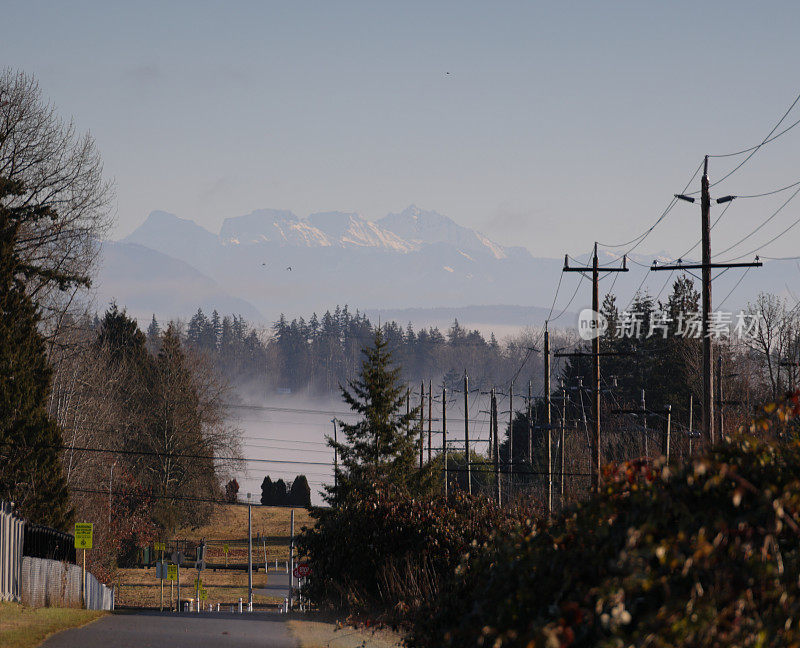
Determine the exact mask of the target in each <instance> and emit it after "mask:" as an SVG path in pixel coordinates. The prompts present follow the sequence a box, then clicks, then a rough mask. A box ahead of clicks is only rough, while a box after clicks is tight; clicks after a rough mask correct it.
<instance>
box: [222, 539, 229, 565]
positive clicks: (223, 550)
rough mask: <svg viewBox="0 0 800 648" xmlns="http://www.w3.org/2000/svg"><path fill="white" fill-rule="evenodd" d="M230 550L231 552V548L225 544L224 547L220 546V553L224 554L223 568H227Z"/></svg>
mask: <svg viewBox="0 0 800 648" xmlns="http://www.w3.org/2000/svg"><path fill="white" fill-rule="evenodd" d="M230 550H231V548H230V547H229V546H228V543H227V542H226V543H225V544H224V545H222V553H224V554H225V566H226V567H227V566H228V554H229V553H230Z"/></svg>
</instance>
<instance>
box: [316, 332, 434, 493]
mask: <svg viewBox="0 0 800 648" xmlns="http://www.w3.org/2000/svg"><path fill="white" fill-rule="evenodd" d="M374 335H375V337H374V339H373V343H372V346H370V347H368V348H366V349H364V351H363V354H364V360H363V362H362V364H361V373H360V375H359V376H358V378H356V379H355V380H351V381H349V383H348V387H349V389H348V388H346V387H342V386H340V390H341V393H342V398H343V399H344V401H345V403H347V404H348V405H349V406H350V409H352V410H353V411H354V412H355V413H357V414H359V415H360V416H361V417H362V418H361V420H360V421H358V422H357V423H345V422H340V428H341V430H342V432H343V433H344V441H342V442H341V443H336V442H334V441H333V439H331V438H328V444H329V445H330V446H331V447H333V448H335V449H336V450H337V451H338V453H339V470H338V472H337V482H338V485H334V486H326V488H325V490H326V492H327V495H326V496H325V499H326V500H327V501H328V502H330V503H332V504H333V503H342V502H343V501H345V500H346V499H348V498H351V497H358V495H359V494H360V493H364V492H369V491H370V490H372V488H373V484H374V483H375V481H376V480H381V481H386V482H390V483H393V484H395V485H398V486H401V487H405V488H411V489H414V488H419V487H420V486H421V484H422V482H421V480H420V477H423V476H421V475H419V474H418V472H417V471H416V470H415V462H416V456H417V454H416V446H415V443H414V438H415V436H416V433H415V432H412V433H411V434H408V433H407V432H406V429H407V428H411V427H413V426H412V423H413V422H414V421H415V420H416V417H417V409H416V408H415V409H414V410H412V411H411V412H410V413H408V414H406V411H405V405H406V389H405V385H403V384H402V383H401V382H400V368H399V367H392V365H391V353H390V352H389V351H388V349H387V342H386V341H385V340H384V338H383V334H382V333H381V330H380V329H379V328H378V329H376V330H375V334H374Z"/></svg>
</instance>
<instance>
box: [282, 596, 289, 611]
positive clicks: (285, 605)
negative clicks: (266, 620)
mask: <svg viewBox="0 0 800 648" xmlns="http://www.w3.org/2000/svg"><path fill="white" fill-rule="evenodd" d="M288 611H289V599H286V598H285V599H283V613H284V614H286V613H287V612H288Z"/></svg>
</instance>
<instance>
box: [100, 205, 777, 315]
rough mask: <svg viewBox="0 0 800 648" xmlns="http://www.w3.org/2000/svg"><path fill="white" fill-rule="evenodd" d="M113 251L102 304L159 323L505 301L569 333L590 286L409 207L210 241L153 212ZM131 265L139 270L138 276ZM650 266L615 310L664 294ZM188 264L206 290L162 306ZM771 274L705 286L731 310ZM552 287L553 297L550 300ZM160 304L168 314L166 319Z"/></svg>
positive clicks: (627, 276) (663, 280)
mask: <svg viewBox="0 0 800 648" xmlns="http://www.w3.org/2000/svg"><path fill="white" fill-rule="evenodd" d="M120 244H126V245H128V244H136V246H135V247H128V248H124V251H125V254H126V256H125V258H124V259H123V257H122V256H121V254H120V250H121V249H118V248H115V247H114V246H110V247H109V250H110V252H113V253H110V254H108V255H107V258H106V267H105V268H104V269H103V271H102V273H101V276H100V280H101V281H102V285H103V295H104V296H117V297H118V301H119V302H120V304H121V305H124V304H125V296H126V295H130V296H131V299H132V300H134V301H135V303H136V306H137V311H142V310H144V311H146V310H147V308H148V305H147V295H148V294H152V295H153V298H152V300H151V301H152V310H153V311H154V312H156V314H157V315H162V314H163V315H165V316H168V317H170V316H175V315H181V316H186V315H191V313H192V311H193V310H194V309H193V308H190V307H189V306H188V305H187V304H186V303H185V302H187V299H188V300H192V299H194V300H196V301H198V302H201V301H202V303H203V304H206V303H208V302H209V300H210V299H211V298H212V297H213V296H214V295H216V296H217V297H216V298H217V299H219V300H223V301H224V300H228V299H229V298H240V299H242V300H246V304H247V306H249V305H250V304H252V307H250V308H252V309H253V310H256V309H257V310H258V311H259V312H260V313H261V314H262V315H263V316H264V318H265V319H266V320H267V321H270V320H274V319H275V318H277V317H278V315H279V314H280V313H286V314H291V315H300V314H306V315H307V314H309V313H311V312H313V311H324V310H325V309H326V308H329V307H332V306H335V305H336V304H345V303H347V304H350V305H351V306H352V307H354V308H360V309H362V310H364V309H370V310H373V311H375V310H383V311H386V310H391V311H392V312H395V311H398V309H409V308H415V309H431V308H439V309H441V308H461V307H464V306H491V305H498V304H505V305H509V306H510V305H517V306H524V307H544V309H545V311H546V312H545V314H544V315H542V314H541V313H539V311H537V310H535V309H534V310H531V311H530V313H532V315H531V317H534V314H535V313H539V314H538V315H535V316H536V317H540V316H541V318H542V319H543V318H544V317H547V314H546V313H548V312H550V311H551V310H552V312H553V313H556V314H557V313H559V312H561V311H562V310H565V309H566V310H565V314H564V317H563V318H562V319H561V321H560V322H559V324H560V325H564V326H566V325H572V324H570V322H567V319H568V317H569V314H570V313H572V312H577V311H579V310H580V309H581V308H583V307H585V306H588V302H589V298H590V291H589V289H588V284H587V288H586V289H585V290H584V289H583V288H582V287H581V285H580V282H581V279H580V276H579V275H571V276H566V275H565V276H561V269H562V266H563V256H562V257H559V258H536V257H533V256H532V255H531V254H530V253H529V252H528V251H527V250H526V249H524V248H519V247H505V246H502V245H499V244H498V243H496V242H494V241H492V240H491V239H489V238H488V237H486V236H485V235H483V234H481V233H480V232H477V231H475V230H472V229H470V228H468V227H464V226H462V225H459V224H458V223H456V222H455V221H454V220H453V219H451V218H449V217H447V216H443V215H441V214H438V213H436V212H433V211H425V210H422V209H419V208H418V207H415V206H413V205H412V206H411V207H408V208H406V209H405V210H403V211H401V212H399V213H392V214H389V215H387V216H385V217H384V218H381V219H378V220H377V221H370V220H368V219H365V218H363V217H361V216H359V215H358V214H355V213H349V212H321V213H316V214H311V215H310V216H307V217H299V216H297V215H296V214H294V213H292V212H291V211H286V210H275V209H261V210H257V211H254V212H251V213H250V214H247V215H244V216H237V217H234V218H228V219H226V220H225V221H224V223H223V225H222V228H221V230H220V232H219V234H214V233H212V232H209V231H208V230H206V229H204V228H203V227H200V226H199V225H197V224H196V223H194V222H193V221H192V220H189V219H186V218H179V217H178V216H175V215H173V214H168V213H166V212H162V211H155V212H152V213H151V214H150V215H149V216H148V217H147V219H146V220H145V222H144V223H143V224H142V225H141V226H140V227H139V228H138V229H137V230H136V231H134V232H133V233H132V234H131V235H130V236H128V237H126V238H125V239H123V240H122V241H121V242H119V244H115V245H120ZM148 251H156V252H158V253H160V254H157V255H154V254H149V255H148V254H147V252H148ZM661 256H663V255H659V257H661ZM134 257H136V258H138V259H140V261H141V263H142V264H143V266H144V265H146V266H147V267H146V268H145V267H143V269H142V271H140V272H137V271H136V270H135V267H136V264H135V263H133V262H132V261H131V259H133V258H134ZM576 259H577V260H576V261H575V262H574V263H582V264H583V263H587V262H588V259H587V257H586V256H585V255H584V256H580V255H579V256H577V257H576ZM652 260H653V257H652V256H647V255H636V256H634V257H633V259H632V260H631V263H630V264H629V268H630V270H631V271H630V272H627V273H623V274H620V275H617V276H616V277H615V282H614V292H615V293H616V294H617V295H618V296H619V297H620V305H621V306H622V307H624V306H625V304H626V303H628V300H629V299H630V298H631V296H632V295H633V293H635V292H636V290H637V289H638V288H642V289H644V290H648V289H649V291H650V294H651V295H652V296H654V297H657V298H661V299H663V298H665V297H666V296H667V294H668V293H669V291H670V287H671V284H670V281H671V280H674V279H675V278H676V277H674V276H672V275H670V276H664V275H666V274H667V273H650V272H649V271H648V270H649V266H650V263H651V262H652ZM659 260H660V261H661V260H662V259H661V258H660V259H659ZM663 260H668V259H667V258H666V257H665V258H664V259H663ZM123 261H124V262H123ZM174 262H180V264H181V265H175V263H174ZM618 262H619V261H618V259H616V255H614V254H613V253H610V252H603V253H602V258H601V265H602V264H605V263H614V264H616V263H618ZM571 263H573V262H571ZM187 265H188V266H190V267H191V269H193V270H195V272H197V273H198V274H200V275H203V277H204V279H203V281H205V283H203V282H202V281H200V279H199V278H195V279H192V281H193V282H194V283H193V284H192V285H194V286H197V288H195V289H193V291H189V292H190V293H193V294H191V295H190V294H188V293H187V294H186V295H184V296H185V297H186V299H182V300H178V299H175V300H173V301H172V302H170V300H169V299H168V298H167V297H165V294H162V293H165V289H162V288H160V286H169V291H166V292H170V291H172V292H174V291H176V290H177V291H178V292H180V289H179V288H176V285H180V282H177V284H176V282H175V281H171V280H170V279H169V278H170V277H171V275H172V274H175V273H176V272H177V273H178V274H181V273H183V275H182V276H188V275H187V274H186V273H187V269H186V267H185V266H187ZM770 265H774V264H770ZM178 269H180V270H178ZM780 270H781V268H779V267H778V266H775V267H774V268H768V267H767V265H765V267H764V268H763V269H761V270H759V272H758V273H756V272H752V273H749V274H748V276H747V277H745V278H744V280H743V281H742V282H741V284H737V283H736V282H737V281H738V280H739V279H740V277H739V276H735V275H734V274H733V273H728V274H726V275H724V276H722V277H720V279H719V280H718V281H717V282H715V290H719V293H718V294H722V295H725V294H727V293H728V292H729V291H731V289H732V288H734V287H735V288H736V295H735V296H736V298H737V299H736V306H737V307H738V306H742V305H744V303H746V301H747V300H751V299H752V298H753V297H754V296H755V295H756V294H757V293H758V291H759V289H760V288H761V287H762V286H764V285H767V283H765V282H767V275H768V274H770V275H771V276H772V278H773V279H775V281H777V284H775V285H782V282H784V281H785V279H781V278H780V277H781V274H780ZM776 273H777V274H776ZM773 275H774V276H773ZM159 278H160V279H159ZM209 282H212V283H209ZM562 284H563V286H562ZM734 284H736V285H735V286H734ZM556 286H560V287H561V289H562V290H561V293H560V294H559V295H558V296H557V298H556V300H555V301H554V290H555V287H556ZM201 287H202V289H201ZM609 287H610V282H603V283H601V287H600V289H601V291H603V290H607V289H608V288H609ZM730 301H733V299H731V300H730ZM226 303H227V302H226ZM244 304H245V302H243V303H242V307H244V308H245V309H246V307H245V306H244ZM551 304H552V306H553V309H551V308H550V307H551ZM729 305H730V306H733V304H731V303H729ZM169 307H173V310H172V311H165V310H164V309H165V308H169ZM220 307H221V306H220ZM187 309H190V310H188V312H187ZM398 312H399V311H398ZM489 312H496V313H498V317H499V318H501V319H499V320H498V321H497V322H496V323H497V324H504V323H506V321H508V322H509V323H510V321H511V320H510V317H511V316H510V315H508V314H506V315H503V314H502V313H503V312H504V311H502V309H495V310H491V311H489ZM482 313H483V312H482ZM551 314H552V313H551ZM482 316H483V315H482ZM573 319H574V318H573ZM539 323H541V322H540V321H531V324H539ZM485 324H487V325H491V324H492V322H485Z"/></svg>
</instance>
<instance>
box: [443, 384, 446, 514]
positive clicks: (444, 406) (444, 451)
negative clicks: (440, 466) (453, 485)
mask: <svg viewBox="0 0 800 648" xmlns="http://www.w3.org/2000/svg"><path fill="white" fill-rule="evenodd" d="M442 454H443V455H444V501H445V502H446V501H447V387H444V386H443V387H442Z"/></svg>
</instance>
